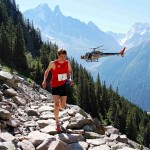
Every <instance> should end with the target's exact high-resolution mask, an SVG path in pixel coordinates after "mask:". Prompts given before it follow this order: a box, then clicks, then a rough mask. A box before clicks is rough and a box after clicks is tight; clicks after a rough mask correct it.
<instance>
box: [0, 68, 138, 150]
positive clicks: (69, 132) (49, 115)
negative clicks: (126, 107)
mask: <svg viewBox="0 0 150 150" xmlns="http://www.w3.org/2000/svg"><path fill="white" fill-rule="evenodd" d="M53 111H54V107H53V100H52V95H51V94H50V93H48V92H47V91H45V90H43V89H42V88H41V87H40V86H39V85H36V84H35V83H32V84H31V83H29V82H27V80H26V79H25V78H22V77H20V76H18V75H16V74H15V75H14V74H11V73H8V72H6V71H4V70H0V120H1V121H0V149H8V150H16V149H17V150H35V149H36V150H75V149H83V150H94V149H106V150H110V149H113V150H117V149H118V148H119V149H120V150H121V149H122V150H123V149H126V150H134V149H138V147H139V148H140V145H138V144H137V143H134V142H132V141H130V140H129V139H128V138H127V137H126V135H121V134H120V133H119V130H118V129H116V128H114V127H113V126H106V127H103V126H102V124H101V122H100V121H99V120H98V119H93V118H92V117H91V116H90V115H89V114H88V113H86V112H85V111H84V110H82V109H81V108H80V107H78V106H76V105H68V104H67V107H66V109H65V110H61V111H60V115H59V120H60V123H61V128H62V130H61V131H57V130H55V120H54V114H53ZM131 147H132V148H131Z"/></svg>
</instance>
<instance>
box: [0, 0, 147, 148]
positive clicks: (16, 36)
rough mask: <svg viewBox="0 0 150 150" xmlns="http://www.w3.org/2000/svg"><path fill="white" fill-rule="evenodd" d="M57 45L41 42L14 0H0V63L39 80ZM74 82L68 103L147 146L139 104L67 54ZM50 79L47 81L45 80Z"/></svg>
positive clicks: (145, 115)
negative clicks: (93, 74) (126, 97)
mask: <svg viewBox="0 0 150 150" xmlns="http://www.w3.org/2000/svg"><path fill="white" fill-rule="evenodd" d="M57 50H58V45H57V44H56V43H51V42H50V41H47V42H43V41H42V39H41V33H40V30H39V29H37V28H35V27H34V24H33V23H32V22H30V21H29V20H28V19H26V18H23V16H22V14H21V12H20V11H19V6H17V5H16V3H15V0H0V63H1V64H2V65H5V66H7V67H9V68H10V71H12V72H14V71H17V72H18V73H19V74H22V75H24V76H25V77H27V78H29V79H31V80H33V81H35V82H36V83H37V84H40V85H41V83H42V81H43V75H44V71H45V70H46V68H47V66H48V64H49V62H50V61H52V60H54V59H55V58H56V52H57ZM69 59H70V62H71V65H72V69H73V76H74V77H73V78H74V83H75V84H74V86H73V87H69V88H68V91H69V94H68V101H67V103H69V104H76V105H79V106H80V107H81V108H83V109H84V110H85V111H86V112H87V113H89V114H91V115H92V117H97V118H98V119H100V120H101V121H102V122H103V124H104V125H110V124H111V125H113V126H114V127H116V128H118V129H119V130H120V132H121V133H124V134H126V135H127V136H128V138H130V139H132V140H134V141H136V142H138V143H140V144H143V145H144V146H147V147H148V146H149V141H150V116H149V115H148V114H147V113H146V112H145V111H143V110H142V109H140V108H139V107H138V106H136V105H134V104H132V103H130V102H129V101H127V100H126V99H125V98H124V97H122V96H120V95H119V93H118V89H116V91H114V90H113V89H112V87H111V85H110V86H109V87H106V85H105V82H101V79H100V76H99V74H98V75H97V79H96V81H94V80H93V77H92V76H91V74H90V73H89V72H88V71H87V70H86V69H85V68H84V67H83V66H82V65H81V64H78V63H77V61H75V60H74V59H73V58H69ZM48 82H49V81H48Z"/></svg>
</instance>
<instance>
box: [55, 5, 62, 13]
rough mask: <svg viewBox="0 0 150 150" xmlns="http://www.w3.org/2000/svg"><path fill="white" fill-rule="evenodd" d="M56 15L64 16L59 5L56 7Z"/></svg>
mask: <svg viewBox="0 0 150 150" xmlns="http://www.w3.org/2000/svg"><path fill="white" fill-rule="evenodd" d="M54 14H55V15H62V12H61V10H60V8H59V6H58V5H56V6H55V9H54Z"/></svg>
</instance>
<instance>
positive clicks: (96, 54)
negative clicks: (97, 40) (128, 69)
mask: <svg viewBox="0 0 150 150" xmlns="http://www.w3.org/2000/svg"><path fill="white" fill-rule="evenodd" d="M100 47H103V45H102V46H98V47H94V48H90V49H92V51H91V52H88V53H86V54H85V55H83V56H81V59H85V60H86V61H87V62H94V61H97V62H98V59H99V58H101V57H106V56H113V55H121V56H122V57H123V56H124V52H125V50H126V47H124V48H123V49H122V50H121V51H120V52H116V53H103V52H102V51H100V50H105V49H100V50H97V49H99V48H100Z"/></svg>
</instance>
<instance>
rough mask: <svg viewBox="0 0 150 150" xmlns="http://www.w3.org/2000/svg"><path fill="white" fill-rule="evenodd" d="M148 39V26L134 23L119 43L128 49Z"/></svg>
mask: <svg viewBox="0 0 150 150" xmlns="http://www.w3.org/2000/svg"><path fill="white" fill-rule="evenodd" d="M149 38H150V25H149V24H148V23H135V24H134V25H133V26H132V27H131V29H130V30H129V31H128V33H127V34H126V36H125V37H124V38H123V39H122V41H121V42H120V43H121V45H123V46H126V47H128V48H131V47H134V46H137V45H139V44H141V43H142V42H143V41H147V40H149Z"/></svg>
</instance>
